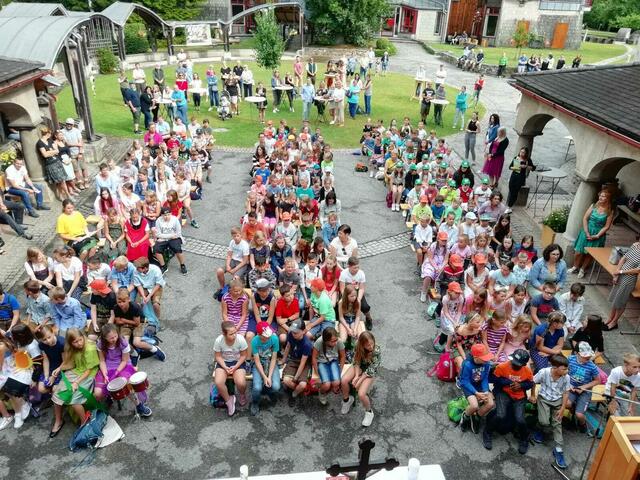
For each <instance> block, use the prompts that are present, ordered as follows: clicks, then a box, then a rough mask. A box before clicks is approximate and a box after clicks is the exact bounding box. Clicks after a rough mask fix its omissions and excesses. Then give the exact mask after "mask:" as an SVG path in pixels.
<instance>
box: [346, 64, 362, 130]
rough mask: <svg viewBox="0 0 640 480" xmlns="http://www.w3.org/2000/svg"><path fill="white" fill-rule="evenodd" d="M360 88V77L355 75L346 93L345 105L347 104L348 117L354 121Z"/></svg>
mask: <svg viewBox="0 0 640 480" xmlns="http://www.w3.org/2000/svg"><path fill="white" fill-rule="evenodd" d="M361 88H362V82H360V75H359V74H357V73H356V74H355V75H354V76H353V80H351V84H350V85H349V89H348V90H347V92H346V95H347V103H348V104H349V116H350V117H351V118H352V119H354V120H355V118H356V112H357V111H358V103H359V102H360V89H361Z"/></svg>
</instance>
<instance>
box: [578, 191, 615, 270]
mask: <svg viewBox="0 0 640 480" xmlns="http://www.w3.org/2000/svg"><path fill="white" fill-rule="evenodd" d="M612 222H613V206H612V205H611V192H609V191H608V190H602V191H600V193H599V194H598V201H597V202H596V203H594V204H593V205H591V206H590V207H589V208H588V209H587V211H586V212H585V213H584V216H583V217H582V229H581V230H580V233H578V238H576V241H575V243H574V244H573V248H574V249H575V252H576V253H575V257H574V259H573V267H571V268H570V269H569V273H575V272H578V278H584V272H585V270H586V269H587V268H589V265H591V262H592V261H593V258H592V257H591V255H589V254H588V253H587V250H586V249H587V248H588V247H604V244H605V241H606V239H607V231H608V230H609V228H611V223H612Z"/></svg>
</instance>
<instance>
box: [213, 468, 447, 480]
mask: <svg viewBox="0 0 640 480" xmlns="http://www.w3.org/2000/svg"><path fill="white" fill-rule="evenodd" d="M328 476H329V475H328V474H327V472H324V471H322V472H305V473H288V474H280V475H252V474H251V470H249V480H327V477H328ZM369 479H373V480H406V479H407V467H397V468H394V469H393V470H391V471H386V470H383V471H381V472H378V473H375V474H373V475H371V476H370V477H369ZM214 480H240V478H239V477H233V478H227V479H223V478H218V479H214ZM418 480H446V479H445V477H444V473H443V472H442V468H440V465H420V471H419V472H418Z"/></svg>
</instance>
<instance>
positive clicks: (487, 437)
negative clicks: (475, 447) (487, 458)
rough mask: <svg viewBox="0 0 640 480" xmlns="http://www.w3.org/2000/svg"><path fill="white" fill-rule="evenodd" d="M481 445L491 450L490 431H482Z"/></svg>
mask: <svg viewBox="0 0 640 480" xmlns="http://www.w3.org/2000/svg"><path fill="white" fill-rule="evenodd" d="M482 445H484V448H486V449H487V450H491V449H492V448H493V438H492V437H491V433H489V432H487V430H486V429H484V430H483V431H482Z"/></svg>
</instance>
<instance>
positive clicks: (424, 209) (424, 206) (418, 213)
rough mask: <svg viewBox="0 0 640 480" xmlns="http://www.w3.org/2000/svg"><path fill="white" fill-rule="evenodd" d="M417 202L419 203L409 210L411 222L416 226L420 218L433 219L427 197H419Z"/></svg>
mask: <svg viewBox="0 0 640 480" xmlns="http://www.w3.org/2000/svg"><path fill="white" fill-rule="evenodd" d="M419 201H420V203H418V204H417V205H416V206H415V207H413V209H412V210H411V221H412V222H413V223H414V224H416V223H417V221H418V219H419V218H421V217H429V218H432V217H433V213H432V212H431V207H430V206H429V197H428V196H426V195H420V198H419Z"/></svg>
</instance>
